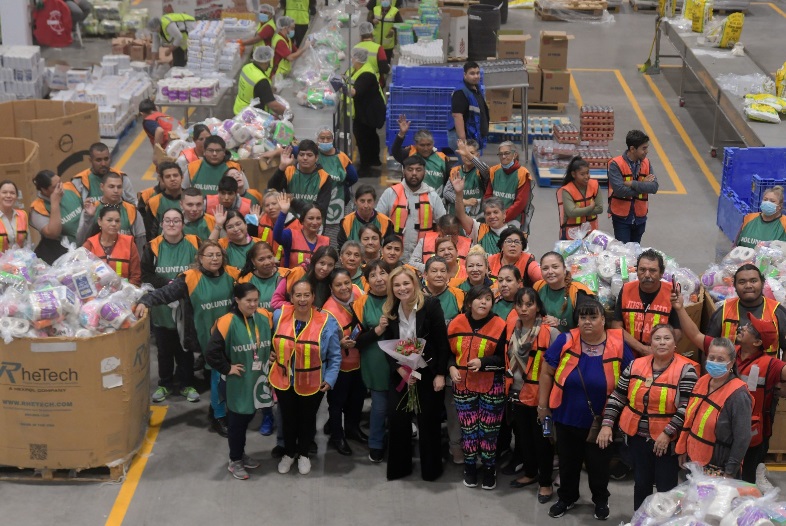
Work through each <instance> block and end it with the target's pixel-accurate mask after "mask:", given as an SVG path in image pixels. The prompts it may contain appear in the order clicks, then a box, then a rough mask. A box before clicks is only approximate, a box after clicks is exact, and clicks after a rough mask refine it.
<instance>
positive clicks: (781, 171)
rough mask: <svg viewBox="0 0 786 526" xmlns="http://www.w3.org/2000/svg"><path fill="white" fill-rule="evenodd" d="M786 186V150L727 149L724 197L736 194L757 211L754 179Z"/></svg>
mask: <svg viewBox="0 0 786 526" xmlns="http://www.w3.org/2000/svg"><path fill="white" fill-rule="evenodd" d="M754 175H756V176H758V177H759V178H760V180H762V181H764V180H768V181H776V183H774V184H772V185H771V186H775V184H777V182H783V183H786V148H766V147H765V148H724V152H723V178H722V180H721V193H726V191H731V192H734V193H735V194H736V195H737V197H738V199H740V200H741V201H743V202H744V203H747V204H749V205H751V206H753V207H757V208H758V202H759V200H760V197H761V196H760V195H758V196H757V195H756V194H755V192H756V191H757V188H758V187H757V186H755V185H754V180H753V177H754Z"/></svg>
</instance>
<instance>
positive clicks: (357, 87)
mask: <svg viewBox="0 0 786 526" xmlns="http://www.w3.org/2000/svg"><path fill="white" fill-rule="evenodd" d="M368 57H369V54H368V51H366V50H365V49H361V48H357V47H356V48H353V49H352V55H351V58H352V68H351V69H350V70H349V71H347V76H349V77H350V79H351V87H350V88H349V89H350V92H349V96H350V97H351V98H352V101H350V102H349V103H348V104H349V106H350V115H351V117H352V133H354V134H355V141H357V146H358V154H359V155H360V166H361V170H362V171H363V172H366V171H368V170H369V167H370V166H372V165H375V164H378V163H379V162H380V161H379V151H380V149H379V136H378V135H377V130H378V129H379V128H381V127H382V126H384V125H385V104H386V103H385V94H384V93H383V92H382V88H381V87H380V85H379V75H378V74H377V73H375V72H374V70H373V68H372V67H371V64H370V63H369V60H368Z"/></svg>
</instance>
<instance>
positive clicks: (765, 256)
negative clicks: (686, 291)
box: [701, 241, 786, 302]
mask: <svg viewBox="0 0 786 526" xmlns="http://www.w3.org/2000/svg"><path fill="white" fill-rule="evenodd" d="M746 263H751V264H753V265H756V266H757V267H758V268H759V270H760V271H761V273H762V274H763V275H764V279H765V281H764V290H763V294H764V295H765V296H767V297H768V298H772V299H775V300H777V301H779V302H784V301H786V242H783V241H766V242H762V243H759V244H758V245H757V246H756V248H747V247H735V248H733V249H732V250H731V252H729V253H728V254H726V256H725V257H724V258H723V259H722V260H721V262H720V264H717V265H716V264H713V265H710V266H709V268H707V270H705V271H704V274H703V275H702V276H701V281H702V283H703V284H704V286H705V287H706V289H707V292H709V294H710V296H712V299H713V300H715V301H721V300H724V299H726V298H729V297H734V296H736V292H735V290H734V273H735V272H737V269H738V268H740V266H741V265H744V264H746Z"/></svg>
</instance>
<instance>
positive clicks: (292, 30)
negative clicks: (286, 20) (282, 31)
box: [287, 29, 295, 38]
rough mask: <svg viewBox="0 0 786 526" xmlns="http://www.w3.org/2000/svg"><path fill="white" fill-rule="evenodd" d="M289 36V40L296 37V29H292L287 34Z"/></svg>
mask: <svg viewBox="0 0 786 526" xmlns="http://www.w3.org/2000/svg"><path fill="white" fill-rule="evenodd" d="M287 36H288V37H289V38H292V37H294V36H295V30H294V29H290V30H289V33H287Z"/></svg>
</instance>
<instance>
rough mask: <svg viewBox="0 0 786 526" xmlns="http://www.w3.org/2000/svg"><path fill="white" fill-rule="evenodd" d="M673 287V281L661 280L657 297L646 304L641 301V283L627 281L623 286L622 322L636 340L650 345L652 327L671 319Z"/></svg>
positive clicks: (626, 330)
mask: <svg viewBox="0 0 786 526" xmlns="http://www.w3.org/2000/svg"><path fill="white" fill-rule="evenodd" d="M671 289H672V285H671V283H669V282H666V281H661V282H660V290H658V293H657V294H656V295H655V299H654V300H652V303H650V304H649V305H646V306H645V305H644V303H643V302H642V301H641V291H640V290H639V284H638V283H637V282H635V281H634V282H631V283H626V284H625V285H624V286H623V287H622V324H623V326H624V327H625V332H627V333H628V334H630V335H631V336H633V338H634V339H635V340H636V341H638V342H641V343H643V344H644V345H649V343H650V339H651V335H652V329H653V328H655V327H656V326H657V325H658V324H660V323H668V321H669V314H671Z"/></svg>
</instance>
